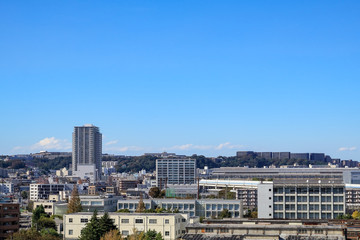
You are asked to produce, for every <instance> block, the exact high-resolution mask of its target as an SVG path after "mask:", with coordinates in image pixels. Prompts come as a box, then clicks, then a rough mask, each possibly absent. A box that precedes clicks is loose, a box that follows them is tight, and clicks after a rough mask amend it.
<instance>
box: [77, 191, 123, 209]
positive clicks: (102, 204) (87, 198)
mask: <svg viewBox="0 0 360 240" xmlns="http://www.w3.org/2000/svg"><path fill="white" fill-rule="evenodd" d="M79 197H80V201H81V206H82V208H83V211H85V212H93V211H95V209H96V210H97V211H104V212H115V211H116V209H117V202H118V200H120V199H122V197H119V196H113V195H105V196H99V195H95V196H92V195H80V196H79Z"/></svg>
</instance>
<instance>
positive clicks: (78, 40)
mask: <svg viewBox="0 0 360 240" xmlns="http://www.w3.org/2000/svg"><path fill="white" fill-rule="evenodd" d="M359 12H360V2H359V1H329V0H327V1H305V2H304V1H101V2H93V1H1V2H0V30H1V31H0V53H1V54H0V83H1V84H0V86H1V88H0V89H1V98H0V107H1V110H2V111H1V113H2V114H1V118H0V124H1V132H0V153H2V154H14V153H29V152H38V151H40V150H48V151H70V150H71V133H72V131H73V126H79V125H83V124H87V123H92V124H94V125H96V126H99V127H100V128H101V132H102V133H103V135H104V137H103V152H109V153H116V154H126V155H140V154H142V153H144V152H159V151H169V152H176V153H179V154H180V153H182V154H193V153H197V154H205V155H207V156H218V155H228V156H229V155H235V152H236V151H238V150H254V151H291V152H325V153H327V154H330V155H331V156H332V157H341V158H343V159H348V158H350V159H354V160H360V152H359V148H360V146H359V142H360V135H359V132H360V131H359V130H360V126H359V122H360V121H359V120H360V111H359V110H360V109H359V108H360V107H359V103H360V96H359V89H360V82H359V80H360V79H359V76H360V30H359V26H360V14H359Z"/></svg>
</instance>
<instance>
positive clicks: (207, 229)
mask: <svg viewBox="0 0 360 240" xmlns="http://www.w3.org/2000/svg"><path fill="white" fill-rule="evenodd" d="M213 231H214V229H212V228H205V232H207V233H212V232H213Z"/></svg>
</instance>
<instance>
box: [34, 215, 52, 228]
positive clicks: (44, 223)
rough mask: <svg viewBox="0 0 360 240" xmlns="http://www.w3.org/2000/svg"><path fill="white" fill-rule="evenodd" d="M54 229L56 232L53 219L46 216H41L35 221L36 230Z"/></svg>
mask: <svg viewBox="0 0 360 240" xmlns="http://www.w3.org/2000/svg"><path fill="white" fill-rule="evenodd" d="M50 228H51V229H54V230H56V223H55V221H54V220H53V219H51V218H49V217H48V216H41V217H40V219H39V220H38V221H37V230H38V231H41V230H42V229H50Z"/></svg>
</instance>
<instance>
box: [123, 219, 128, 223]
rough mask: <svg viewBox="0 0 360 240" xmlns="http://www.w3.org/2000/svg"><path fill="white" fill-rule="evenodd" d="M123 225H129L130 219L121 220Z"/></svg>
mask: <svg viewBox="0 0 360 240" xmlns="http://www.w3.org/2000/svg"><path fill="white" fill-rule="evenodd" d="M121 223H129V219H126V218H123V219H121Z"/></svg>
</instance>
